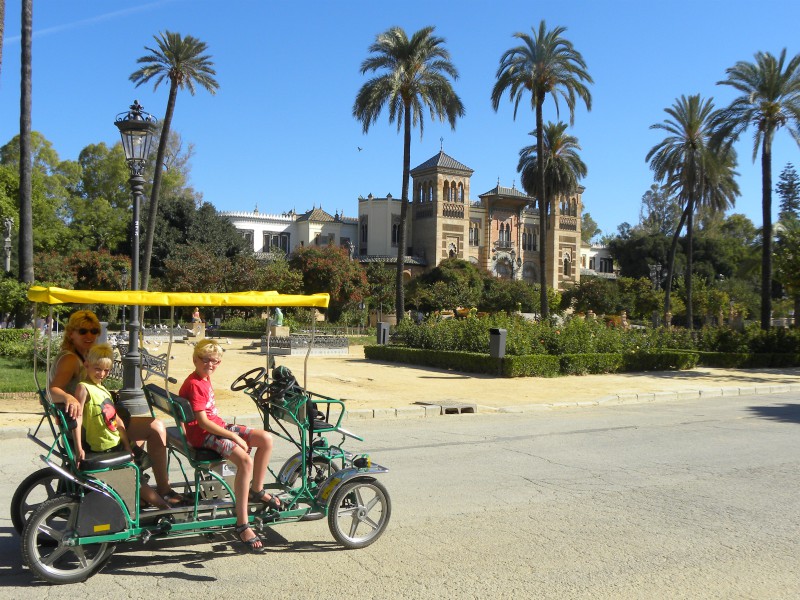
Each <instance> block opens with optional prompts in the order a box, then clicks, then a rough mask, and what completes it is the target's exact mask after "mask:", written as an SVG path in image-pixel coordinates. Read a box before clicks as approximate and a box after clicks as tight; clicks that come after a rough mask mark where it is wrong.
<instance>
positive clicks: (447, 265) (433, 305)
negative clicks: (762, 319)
mask: <svg viewBox="0 0 800 600" xmlns="http://www.w3.org/2000/svg"><path fill="white" fill-rule="evenodd" d="M408 287H409V290H408V301H409V303H410V304H412V305H414V306H416V307H417V308H418V309H419V310H422V311H425V312H430V311H437V310H453V309H456V308H462V307H463V308H471V307H473V306H477V305H478V303H479V302H480V299H481V294H482V292H483V275H482V273H481V272H480V271H479V270H478V268H477V267H476V266H475V265H473V264H471V263H470V262H469V261H466V260H461V259H457V258H448V259H447V260H443V261H442V262H441V263H439V264H438V265H437V266H436V267H434V268H433V269H431V270H430V271H426V272H425V273H423V274H422V275H420V276H419V277H417V278H415V279H413V280H412V281H411V282H410V284H409V286H408Z"/></svg>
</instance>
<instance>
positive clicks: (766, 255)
mask: <svg viewBox="0 0 800 600" xmlns="http://www.w3.org/2000/svg"><path fill="white" fill-rule="evenodd" d="M772 133H773V132H772V131H767V132H765V133H764V141H763V142H762V145H761V216H762V219H763V222H764V226H763V228H762V229H763V232H762V240H761V329H764V330H767V329H769V328H770V326H771V325H772Z"/></svg>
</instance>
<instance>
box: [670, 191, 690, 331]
mask: <svg viewBox="0 0 800 600" xmlns="http://www.w3.org/2000/svg"><path fill="white" fill-rule="evenodd" d="M688 208H689V207H688V206H687V207H686V208H685V209H684V210H683V213H682V214H681V220H680V222H679V223H678V227H677V229H675V233H674V234H672V245H671V246H670V249H669V261H668V262H667V282H666V284H665V286H664V323H668V322H669V319H667V313H668V312H670V309H671V308H672V306H671V304H670V300H671V298H670V296H671V294H672V276H673V273H674V271H675V250H677V248H678V240H679V239H680V236H681V229H683V224H684V223H685V222H686V217H687V216H688V215H689V212H688Z"/></svg>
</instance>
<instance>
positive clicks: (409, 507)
mask: <svg viewBox="0 0 800 600" xmlns="http://www.w3.org/2000/svg"><path fill="white" fill-rule="evenodd" d="M351 425H353V429H357V432H358V433H361V434H363V435H364V436H365V437H366V439H367V441H366V442H364V443H362V444H357V445H354V446H353V449H354V450H356V451H359V452H371V453H372V455H373V458H374V460H375V461H376V462H379V463H381V464H385V465H386V466H388V467H390V468H391V472H390V473H388V474H386V475H384V476H382V481H383V483H384V484H385V485H386V486H387V487H388V489H389V492H390V494H391V498H392V503H393V514H392V520H391V523H390V524H389V528H388V529H387V531H386V533H385V534H384V536H383V537H382V538H381V539H379V540H378V541H377V542H376V543H375V544H373V545H372V546H370V547H368V548H366V549H362V550H352V551H345V550H341V549H340V548H338V547H337V546H336V545H335V543H334V542H333V538H332V537H331V535H330V533H329V532H328V529H327V523H326V522H325V521H317V522H312V523H300V524H291V525H284V526H280V527H277V528H275V529H274V530H272V531H271V532H270V533H269V534H268V535H267V543H268V545H269V550H268V551H267V552H266V553H265V554H263V555H260V556H253V555H246V554H240V553H239V546H240V545H239V544H236V543H235V542H233V541H231V539H225V538H219V537H218V538H216V539H215V540H214V541H206V540H203V541H199V540H198V539H196V538H186V539H183V540H176V541H172V542H169V543H167V542H165V541H154V540H151V541H150V542H149V543H148V544H147V545H146V546H142V545H141V544H137V545H121V546H118V548H117V552H116V553H115V554H114V555H113V556H112V558H111V560H110V561H109V563H108V565H107V566H106V567H105V569H104V570H103V571H102V572H101V573H99V574H98V575H95V576H94V577H93V578H91V579H90V580H89V581H87V582H86V583H84V584H78V585H72V586H61V587H50V586H45V585H44V584H40V583H36V582H34V581H32V577H31V575H30V574H29V573H28V571H27V570H26V569H25V568H24V567H23V566H22V565H21V562H20V553H19V539H18V537H17V536H16V534H15V533H14V532H13V529H12V528H11V523H10V520H9V518H8V511H7V508H6V509H5V510H4V511H3V513H0V517H2V518H0V595H1V596H2V597H6V598H28V597H30V598H33V597H36V598H40V597H41V596H42V595H43V594H46V596H47V597H48V599H58V598H71V597H74V596H75V594H76V592H77V593H78V594H80V595H81V596H84V595H89V594H90V595H91V596H93V597H107V598H142V597H159V598H173V597H175V598H177V597H181V598H191V597H203V598H226V599H230V598H235V597H241V598H273V597H274V598H283V599H287V598H288V599H290V598H304V599H306V598H376V599H378V598H381V599H383V598H410V599H413V598H425V599H428V598H430V599H433V598H436V599H439V598H490V597H491V598H526V599H527V598H559V599H565V598H592V599H598V598H599V599H604V598H609V599H610V598H614V599H618V598H648V599H652V598H692V599H696V598H725V599H731V598H759V599H760V598H796V597H798V596H800V558H798V557H799V556H800V539H799V538H800V458H799V457H800V397H798V395H797V394H785V395H772V396H763V395H759V396H752V397H746V396H737V397H724V398H705V399H694V400H691V401H682V402H669V403H668V402H655V403H648V404H642V405H623V406H604V407H587V408H573V409H563V410H558V411H549V412H544V411H543V412H537V413H524V414H515V415H509V414H505V415H502V414H497V415H452V416H447V417H441V418H436V419H420V420H412V419H406V420H392V421H364V422H359V423H356V422H354V423H352V424H351ZM37 455H38V448H37V447H36V446H34V445H33V444H32V443H30V442H27V441H25V440H0V456H2V457H3V458H2V466H1V467H0V476H1V477H2V479H1V480H2V482H3V483H2V484H0V504H2V505H3V506H5V507H8V504H9V502H10V498H11V494H12V493H13V490H14V488H15V487H16V484H17V482H19V481H20V480H21V479H22V478H23V477H24V476H25V475H26V474H27V473H28V472H31V471H33V470H34V469H35V468H38V466H39V464H38V462H37V460H36V458H35V457H36V456H37ZM277 461H278V459H276V461H275V462H276V464H278V462H277Z"/></svg>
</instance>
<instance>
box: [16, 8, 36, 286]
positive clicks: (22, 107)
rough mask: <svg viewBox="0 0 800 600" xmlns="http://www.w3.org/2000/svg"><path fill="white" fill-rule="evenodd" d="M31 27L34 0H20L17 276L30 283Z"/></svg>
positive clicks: (31, 247)
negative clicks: (20, 57)
mask: <svg viewBox="0 0 800 600" xmlns="http://www.w3.org/2000/svg"><path fill="white" fill-rule="evenodd" d="M32 30H33V0H22V60H21V77H20V79H21V85H20V99H19V280H20V281H21V282H23V283H33V198H32V195H33V184H32V179H31V178H32V176H33V174H32V169H33V164H32V162H31V81H32V76H31V71H32V67H31V65H32V59H31V38H32Z"/></svg>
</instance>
